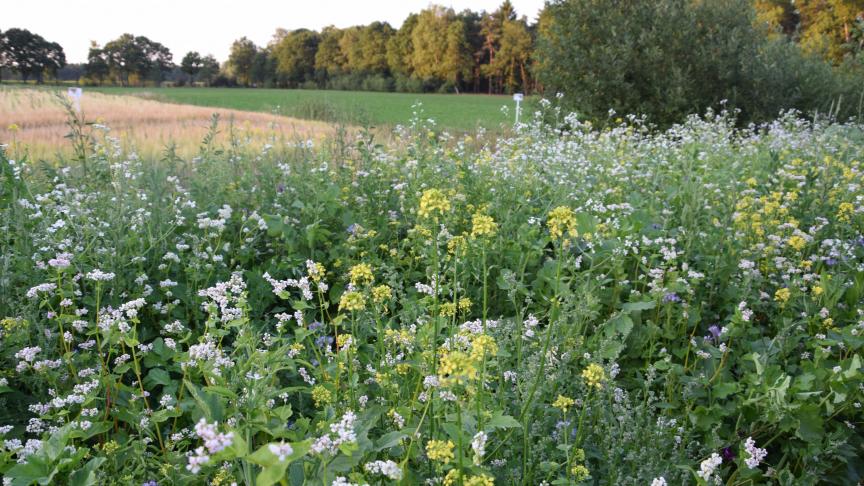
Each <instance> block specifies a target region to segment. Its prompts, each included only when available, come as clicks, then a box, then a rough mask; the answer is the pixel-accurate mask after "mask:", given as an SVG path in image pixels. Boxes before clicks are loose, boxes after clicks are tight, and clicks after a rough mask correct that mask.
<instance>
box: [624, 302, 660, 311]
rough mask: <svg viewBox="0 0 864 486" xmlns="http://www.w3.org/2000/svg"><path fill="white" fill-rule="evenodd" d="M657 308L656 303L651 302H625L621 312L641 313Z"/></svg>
mask: <svg viewBox="0 0 864 486" xmlns="http://www.w3.org/2000/svg"><path fill="white" fill-rule="evenodd" d="M656 306H657V303H656V302H654V301H653V300H646V301H639V302H627V303H626V304H624V305H622V306H621V310H623V311H625V312H633V311H643V310H650V309H653V308H654V307H656Z"/></svg>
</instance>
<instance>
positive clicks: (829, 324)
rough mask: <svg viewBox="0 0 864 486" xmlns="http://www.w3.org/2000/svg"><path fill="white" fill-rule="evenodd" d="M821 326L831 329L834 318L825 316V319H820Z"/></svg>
mask: <svg viewBox="0 0 864 486" xmlns="http://www.w3.org/2000/svg"><path fill="white" fill-rule="evenodd" d="M822 326H823V327H825V329H831V328H832V327H834V319H832V318H830V317H826V318H825V320H824V321H822Z"/></svg>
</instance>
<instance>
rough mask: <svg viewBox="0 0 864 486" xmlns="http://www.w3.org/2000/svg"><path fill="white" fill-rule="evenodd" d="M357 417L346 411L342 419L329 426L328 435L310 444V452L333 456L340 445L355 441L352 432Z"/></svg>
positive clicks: (354, 435) (355, 436)
mask: <svg viewBox="0 0 864 486" xmlns="http://www.w3.org/2000/svg"><path fill="white" fill-rule="evenodd" d="M356 420H357V416H356V415H355V414H354V412H353V411H351V410H348V411H347V412H345V414H344V415H342V419H341V420H340V421H339V422H337V423H335V424H330V433H329V434H325V435H322V436H321V437H319V438H318V439H316V440H315V442H313V443H312V452H314V453H315V454H323V453H325V452H327V453H330V454H331V455H335V454H336V452H337V451H338V448H339V446H340V445H342V444H350V443H352V442H356V441H357V434H356V433H355V432H354V422H355V421H356Z"/></svg>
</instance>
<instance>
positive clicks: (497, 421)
mask: <svg viewBox="0 0 864 486" xmlns="http://www.w3.org/2000/svg"><path fill="white" fill-rule="evenodd" d="M521 426H522V424H520V423H519V421H518V420H516V419H515V418H513V417H511V416H510V415H503V414H502V413H501V412H495V415H493V416H492V418H491V419H490V420H489V421H488V422H486V427H487V428H488V429H489V430H495V429H512V428H516V427H521Z"/></svg>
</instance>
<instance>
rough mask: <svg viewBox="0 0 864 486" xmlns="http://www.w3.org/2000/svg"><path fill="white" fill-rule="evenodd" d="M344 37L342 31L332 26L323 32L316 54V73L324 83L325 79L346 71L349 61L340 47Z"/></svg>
mask: <svg viewBox="0 0 864 486" xmlns="http://www.w3.org/2000/svg"><path fill="white" fill-rule="evenodd" d="M343 35H344V31H343V30H342V29H339V28H336V27H334V26H332V25H330V26H327V27H324V29H323V30H322V31H321V42H320V43H319V44H318V50H317V51H316V52H315V72H316V73H318V76H317V77H319V78H321V79H320V80H322V81H323V79H324V78H332V77H334V76H338V75H340V74H342V73H343V72H344V70H345V64H346V62H347V61H346V59H345V55H344V54H342V48H341V47H340V41H341V40H342V36H343Z"/></svg>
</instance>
